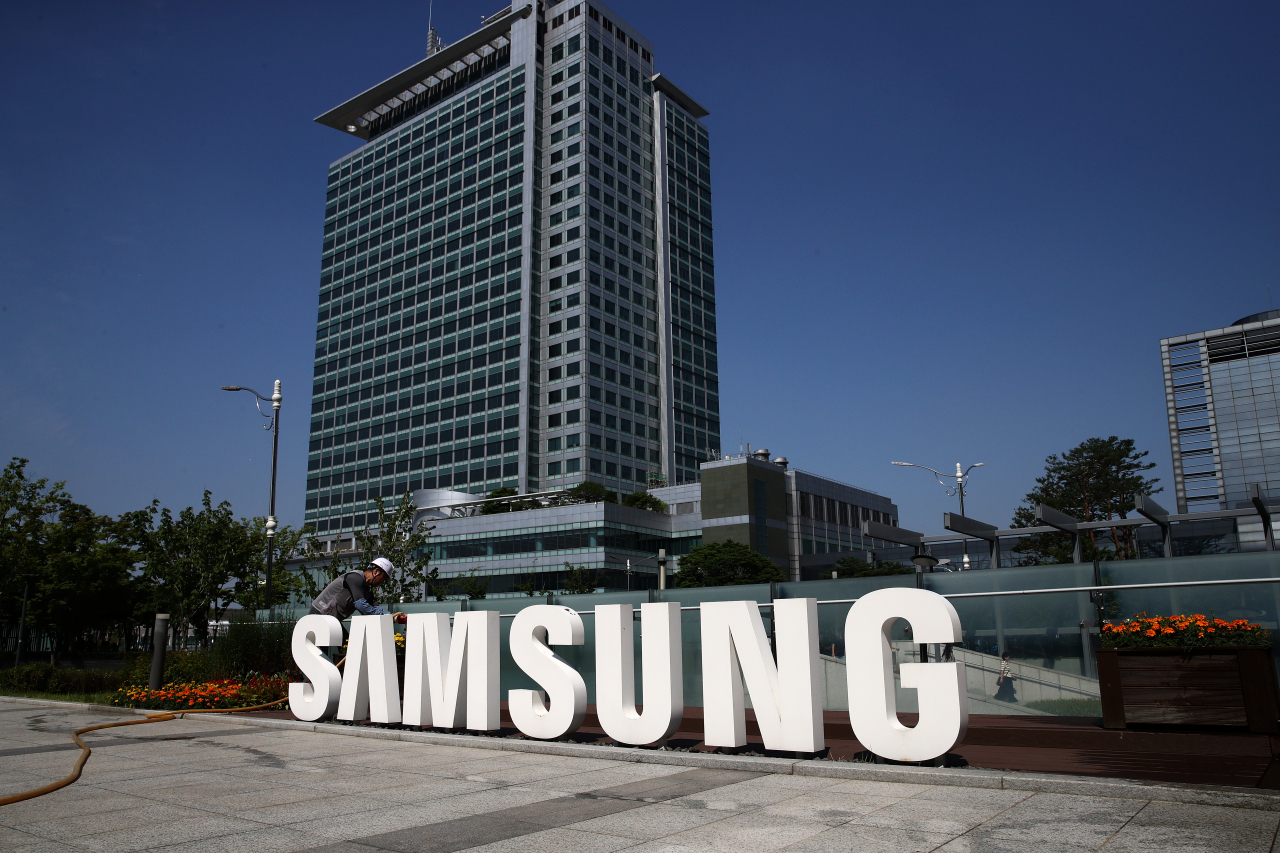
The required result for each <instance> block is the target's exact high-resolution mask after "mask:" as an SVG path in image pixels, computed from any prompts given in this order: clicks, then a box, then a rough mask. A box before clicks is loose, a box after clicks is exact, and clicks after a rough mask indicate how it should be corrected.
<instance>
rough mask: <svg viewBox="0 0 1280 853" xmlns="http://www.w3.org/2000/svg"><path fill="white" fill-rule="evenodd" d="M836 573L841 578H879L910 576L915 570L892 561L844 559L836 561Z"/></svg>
mask: <svg viewBox="0 0 1280 853" xmlns="http://www.w3.org/2000/svg"><path fill="white" fill-rule="evenodd" d="M835 571H836V577H841V578H879V577H885V576H887V575H909V574H911V573H912V572H914V571H915V568H914V567H912V566H904V565H902V564H901V563H895V562H892V561H885V560H879V561H877V562H873V563H872V562H867V561H866V560H859V559H858V558H857V557H844V558H842V559H840V560H837V561H836V564H835Z"/></svg>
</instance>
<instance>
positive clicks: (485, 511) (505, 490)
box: [480, 486, 520, 515]
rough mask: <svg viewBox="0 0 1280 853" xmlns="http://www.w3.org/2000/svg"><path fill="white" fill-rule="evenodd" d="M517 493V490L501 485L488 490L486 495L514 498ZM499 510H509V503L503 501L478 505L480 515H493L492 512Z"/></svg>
mask: <svg viewBox="0 0 1280 853" xmlns="http://www.w3.org/2000/svg"><path fill="white" fill-rule="evenodd" d="M518 494H520V493H519V492H517V491H516V490H515V489H513V488H511V487H510V486H503V487H501V488H498V489H494V490H493V491H491V492H489V494H488V495H487V496H486V497H490V498H514V497H515V496H516V495H518ZM499 512H511V503H510V502H503V503H492V504H484V505H483V506H481V507H480V514H481V515H493V514H494V513H499Z"/></svg>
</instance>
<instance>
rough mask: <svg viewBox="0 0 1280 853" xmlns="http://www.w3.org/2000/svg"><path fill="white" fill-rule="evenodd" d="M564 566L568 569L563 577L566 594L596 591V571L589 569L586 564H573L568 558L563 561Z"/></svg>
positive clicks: (583, 593) (584, 593)
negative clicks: (567, 572)
mask: <svg viewBox="0 0 1280 853" xmlns="http://www.w3.org/2000/svg"><path fill="white" fill-rule="evenodd" d="M564 567H565V568H566V569H568V570H569V574H568V575H567V576H566V577H565V579H564V591H565V594H566V595H586V594H588V593H592V592H595V591H596V586H597V583H596V576H597V575H598V574H599V572H598V571H594V570H590V569H588V568H587V567H586V566H575V565H573V564H572V563H570V562H569V561H568V560H566V561H565V564H564Z"/></svg>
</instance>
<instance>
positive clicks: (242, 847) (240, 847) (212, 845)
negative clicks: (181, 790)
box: [151, 826, 331, 853]
mask: <svg viewBox="0 0 1280 853" xmlns="http://www.w3.org/2000/svg"><path fill="white" fill-rule="evenodd" d="M329 843H331V842H330V839H328V838H325V837H324V836H319V835H311V834H309V833H306V832H300V831H299V830H296V829H292V828H289V827H277V826H273V827H267V828H264V829H256V830H253V831H251V832H240V833H234V834H232V835H220V836H217V837H214V838H201V839H197V840H195V841H187V842H184V843H182V844H172V845H169V846H166V847H153V848H151V853H288V851H291V850H309V849H312V848H315V847H320V846H323V845H325V844H329Z"/></svg>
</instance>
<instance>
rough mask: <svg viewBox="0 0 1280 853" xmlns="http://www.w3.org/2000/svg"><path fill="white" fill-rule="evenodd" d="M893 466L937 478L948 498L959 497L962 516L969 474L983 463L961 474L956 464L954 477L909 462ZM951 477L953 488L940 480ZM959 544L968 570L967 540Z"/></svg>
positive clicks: (897, 463)
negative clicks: (917, 469)
mask: <svg viewBox="0 0 1280 853" xmlns="http://www.w3.org/2000/svg"><path fill="white" fill-rule="evenodd" d="M893 464H894V465H901V466H902V467H903V468H923V469H924V470H926V471H928V472H929V473H931V474H933V476H934V477H936V478H937V480H938V484H939V485H941V486H942V487H943V488H944V489H946V490H947V495H948V496H949V497H950V496H957V495H958V496H959V498H960V514H961V515H964V493H965V488H966V487H967V486H968V485H969V472H970V471H972V470H973V469H974V468H981V467H982V466H983V464H984V463H982V462H975V463H973V464H972V465H970V466H969V467H968V468H966V469H965V470H964V471H963V472H962V471H961V470H960V463H959V462H957V463H956V473H955V474H954V475H952V474H943V473H942V472H941V471H935V470H933V469H932V468H930V467H928V466H927V465H916V464H914V463H911V462H894V463H893ZM953 476H954V478H955V481H956V482H955V485H954V486H953V485H951V484H950V483H948V482H946V480H943V479H942V478H943V477H946V478H947V479H948V480H949V479H951V478H952V477H953ZM960 544H961V547H963V549H964V568H965V569H968V568H969V540H968V539H967V538H961V540H960ZM993 568H994V567H993Z"/></svg>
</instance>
